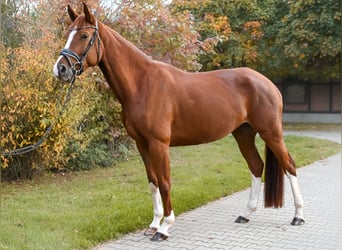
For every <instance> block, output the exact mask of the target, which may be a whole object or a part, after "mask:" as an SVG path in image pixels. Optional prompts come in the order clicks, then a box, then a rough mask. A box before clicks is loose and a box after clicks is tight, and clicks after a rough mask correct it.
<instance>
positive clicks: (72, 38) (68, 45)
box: [53, 27, 77, 76]
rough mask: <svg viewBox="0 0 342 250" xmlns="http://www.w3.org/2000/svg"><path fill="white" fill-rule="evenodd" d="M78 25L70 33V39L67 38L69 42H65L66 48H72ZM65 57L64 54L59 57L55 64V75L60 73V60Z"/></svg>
mask: <svg viewBox="0 0 342 250" xmlns="http://www.w3.org/2000/svg"><path fill="white" fill-rule="evenodd" d="M76 29H77V27H75V28H74V30H73V31H71V32H70V34H69V37H68V40H67V42H66V44H65V47H64V48H65V49H69V48H70V45H71V42H72V40H74V37H75V35H76V33H77V30H76ZM62 58H63V56H59V58H58V59H57V62H56V63H55V65H54V66H53V73H54V75H55V76H58V75H59V74H58V63H59V61H60V60H61V59H62Z"/></svg>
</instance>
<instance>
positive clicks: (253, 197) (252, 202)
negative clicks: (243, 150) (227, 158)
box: [241, 173, 261, 218]
mask: <svg viewBox="0 0 342 250" xmlns="http://www.w3.org/2000/svg"><path fill="white" fill-rule="evenodd" d="M251 177H252V186H251V191H250V193H249V200H248V203H247V207H246V208H245V210H244V211H243V212H242V214H241V216H243V217H245V218H248V217H249V216H250V215H251V214H252V213H253V212H254V211H255V210H256V209H257V205H258V198H259V193H260V187H261V177H255V176H254V175H253V174H252V173H251Z"/></svg>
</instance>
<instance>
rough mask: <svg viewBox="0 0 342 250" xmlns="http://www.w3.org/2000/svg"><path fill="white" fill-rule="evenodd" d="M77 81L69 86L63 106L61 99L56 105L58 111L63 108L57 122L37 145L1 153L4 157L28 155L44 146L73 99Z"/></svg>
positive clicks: (53, 123)
mask: <svg viewBox="0 0 342 250" xmlns="http://www.w3.org/2000/svg"><path fill="white" fill-rule="evenodd" d="M75 80H76V77H74V78H73V79H72V81H71V82H70V85H69V87H68V90H67V93H66V97H65V100H64V102H63V104H62V105H61V98H58V100H57V103H56V109H58V106H60V105H61V106H62V108H61V110H60V111H59V112H58V113H57V115H56V117H55V120H54V121H53V122H52V123H51V125H50V126H49V127H48V128H47V129H46V131H45V133H44V135H43V136H42V137H41V138H40V139H39V140H38V141H37V142H36V143H35V144H32V145H28V146H25V147H22V148H18V149H14V150H11V151H8V152H1V155H2V156H5V157H10V156H16V155H22V154H26V153H29V152H32V151H34V150H36V149H37V148H39V146H40V145H42V144H43V142H44V141H46V139H47V138H48V137H49V135H50V133H51V131H52V128H53V126H54V125H55V124H56V122H57V120H58V119H59V118H60V116H61V115H62V113H63V112H64V110H65V109H66V105H67V103H68V102H69V100H70V97H71V91H72V88H73V86H74V83H75ZM62 91H63V88H62V89H61V93H62Z"/></svg>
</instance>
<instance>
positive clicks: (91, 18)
mask: <svg viewBox="0 0 342 250" xmlns="http://www.w3.org/2000/svg"><path fill="white" fill-rule="evenodd" d="M83 9H84V15H85V17H86V21H87V22H88V23H90V24H95V20H96V19H95V16H94V15H93V14H92V13H91V12H90V10H89V8H88V6H87V5H86V4H85V3H84V2H83Z"/></svg>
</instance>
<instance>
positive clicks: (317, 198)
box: [94, 132, 342, 250]
mask: <svg viewBox="0 0 342 250" xmlns="http://www.w3.org/2000/svg"><path fill="white" fill-rule="evenodd" d="M289 133H291V132H289ZM303 133H304V132H303ZM303 133H302V135H303ZM328 134H329V133H328ZM304 135H306V134H305V133H304ZM320 135H321V134H320ZM329 135H330V138H328V137H326V138H327V139H331V140H334V141H338V142H340V138H341V137H340V134H339V133H336V132H332V133H330V134H329ZM308 136H315V135H312V134H311V135H310V134H309V135H308ZM297 173H298V176H299V183H300V187H301V191H302V195H303V198H304V205H305V210H304V216H305V219H306V224H305V225H303V226H291V225H290V222H291V220H292V218H293V214H294V206H293V198H292V193H291V189H290V185H289V182H288V181H287V180H286V182H285V183H286V187H285V205H284V207H283V208H281V209H270V208H268V209H265V208H263V197H262V196H263V194H262V193H263V192H262V191H261V192H260V200H259V204H258V209H257V211H256V212H255V213H254V214H253V215H252V217H251V220H250V222H249V223H247V224H237V223H234V220H235V218H236V217H237V216H238V215H239V213H240V211H241V210H242V209H243V208H244V207H245V206H246V203H247V200H248V196H249V189H247V190H244V191H241V192H238V193H235V194H233V195H231V196H228V197H225V198H222V199H219V200H217V201H214V202H212V203H210V204H208V205H205V206H202V207H200V208H197V209H194V210H192V211H189V212H186V213H184V214H181V215H179V216H177V217H176V222H175V225H174V226H173V227H172V228H171V229H170V230H169V232H170V238H169V239H168V240H166V241H163V242H159V243H156V242H151V241H150V240H149V238H148V237H145V236H144V235H143V231H139V232H136V233H132V234H128V235H125V236H123V237H122V238H120V239H118V240H115V241H111V242H107V243H104V244H102V245H100V246H97V247H96V248H94V249H96V250H113V249H120V250H121V249H122V250H124V249H129V250H134V249H139V250H141V249H161V250H163V249H165V250H168V249H170V250H171V249H172V250H178V249H182V250H183V249H341V250H342V181H341V180H342V173H341V155H340V154H336V155H333V156H331V157H329V158H327V159H324V160H320V161H317V162H315V163H313V164H311V165H309V166H306V167H303V168H300V169H298V172H297Z"/></svg>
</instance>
